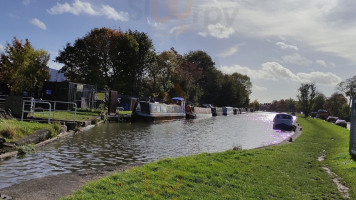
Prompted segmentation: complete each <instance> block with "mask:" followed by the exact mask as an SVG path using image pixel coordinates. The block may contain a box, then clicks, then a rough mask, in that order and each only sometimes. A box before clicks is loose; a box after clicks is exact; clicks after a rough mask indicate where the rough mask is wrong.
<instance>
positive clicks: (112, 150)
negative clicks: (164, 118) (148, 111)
mask: <svg viewBox="0 0 356 200" xmlns="http://www.w3.org/2000/svg"><path fill="white" fill-rule="evenodd" d="M274 116H275V114H273V113H253V114H244V115H232V116H227V117H223V116H222V117H212V118H207V119H196V120H177V121H169V122H160V123H135V124H116V123H113V124H108V125H101V126H97V127H94V128H93V129H91V130H89V131H87V132H84V133H79V134H76V135H73V136H70V137H68V138H66V139H63V140H61V141H57V142H55V143H52V144H50V145H48V146H46V147H44V148H43V149H40V150H39V151H38V152H37V153H35V154H30V155H26V156H25V157H23V158H12V159H9V160H6V161H1V162H0V171H1V175H0V188H4V187H7V186H10V185H12V184H15V183H18V182H21V181H25V180H30V179H34V178H38V177H44V176H49V175H56V174H61V173H69V172H75V171H81V170H87V169H96V168H101V167H103V166H112V165H121V164H135V163H147V162H152V161H154V160H157V159H160V158H164V157H178V156H184V155H192V154H198V153H202V152H221V151H225V150H228V149H232V148H233V147H234V146H241V147H242V148H243V149H251V148H256V147H261V146H265V145H270V144H276V143H279V142H281V141H283V140H284V139H286V138H288V137H290V136H291V135H292V134H293V133H291V132H278V131H274V130H273V129H272V123H273V122H272V120H273V117H274Z"/></svg>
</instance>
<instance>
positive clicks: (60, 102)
mask: <svg viewBox="0 0 356 200" xmlns="http://www.w3.org/2000/svg"><path fill="white" fill-rule="evenodd" d="M49 102H50V103H54V105H53V120H54V113H55V111H56V105H57V104H67V105H73V108H74V111H70V112H74V121H76V120H77V104H76V103H73V102H65V101H49ZM58 111H64V110H58ZM67 111H68V110H67Z"/></svg>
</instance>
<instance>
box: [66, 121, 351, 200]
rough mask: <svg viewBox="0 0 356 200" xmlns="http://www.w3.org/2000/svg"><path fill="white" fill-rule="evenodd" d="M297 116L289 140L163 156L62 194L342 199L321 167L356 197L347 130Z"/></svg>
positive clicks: (115, 197)
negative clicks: (296, 132) (296, 129)
mask: <svg viewBox="0 0 356 200" xmlns="http://www.w3.org/2000/svg"><path fill="white" fill-rule="evenodd" d="M298 121H299V123H300V124H301V126H303V134H302V135H301V136H300V137H299V138H298V139H297V140H296V141H295V142H293V143H291V144H288V145H280V146H273V147H268V148H263V149H254V150H242V151H226V152H222V153H214V154H209V153H203V154H200V155H195V156H189V157H181V158H174V159H163V160H160V161H157V162H154V163H150V164H147V165H144V166H142V167H137V168H132V169H130V170H128V171H127V172H120V173H116V174H114V175H112V176H109V177H105V178H102V179H100V180H97V181H93V182H91V183H89V184H87V185H85V186H84V187H83V188H82V189H80V190H79V191H77V192H75V193H74V194H73V195H71V196H68V197H66V198H64V199H67V200H68V199H344V197H343V196H342V195H341V194H340V193H339V192H338V190H337V188H336V186H335V185H334V183H333V182H332V180H331V179H330V178H329V176H328V174H327V173H326V172H325V171H324V170H323V169H322V167H324V166H327V167H328V168H330V169H331V170H332V171H334V172H336V173H337V174H338V175H339V176H341V177H342V178H343V181H344V182H345V184H346V185H347V186H348V187H350V196H351V198H352V197H356V194H355V189H356V173H355V171H356V164H355V161H353V160H351V157H350V156H349V154H348V137H349V131H348V130H346V129H344V128H341V127H338V126H335V125H333V124H330V123H327V122H325V121H322V120H319V119H310V118H307V119H304V118H299V120H298ZM323 151H325V153H326V159H325V160H324V161H322V162H319V161H318V160H317V158H318V157H319V156H320V152H323Z"/></svg>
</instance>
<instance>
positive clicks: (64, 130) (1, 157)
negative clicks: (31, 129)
mask: <svg viewBox="0 0 356 200" xmlns="http://www.w3.org/2000/svg"><path fill="white" fill-rule="evenodd" d="M102 123H104V121H99V122H98V123H97V125H99V124H102ZM83 124H84V125H85V126H84V127H80V128H79V130H77V131H74V130H69V131H67V127H66V126H65V125H62V128H61V132H60V133H59V134H58V135H57V136H56V137H54V138H51V139H48V140H45V141H42V142H40V143H38V144H35V147H36V149H38V148H41V147H43V146H45V145H47V144H50V143H52V142H54V141H57V140H59V139H61V138H65V137H68V136H70V135H73V134H74V133H76V132H83V131H87V130H89V129H91V128H93V127H94V126H95V125H92V124H89V123H83ZM63 127H64V128H63ZM17 154H18V151H11V152H6V153H3V154H0V161H1V160H5V159H8V158H10V157H13V156H16V155H17Z"/></svg>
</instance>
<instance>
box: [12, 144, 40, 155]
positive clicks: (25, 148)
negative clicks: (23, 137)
mask: <svg viewBox="0 0 356 200" xmlns="http://www.w3.org/2000/svg"><path fill="white" fill-rule="evenodd" d="M16 148H17V153H18V154H20V155H24V154H27V153H32V152H35V151H36V146H35V145H34V144H26V145H22V146H19V147H16Z"/></svg>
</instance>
